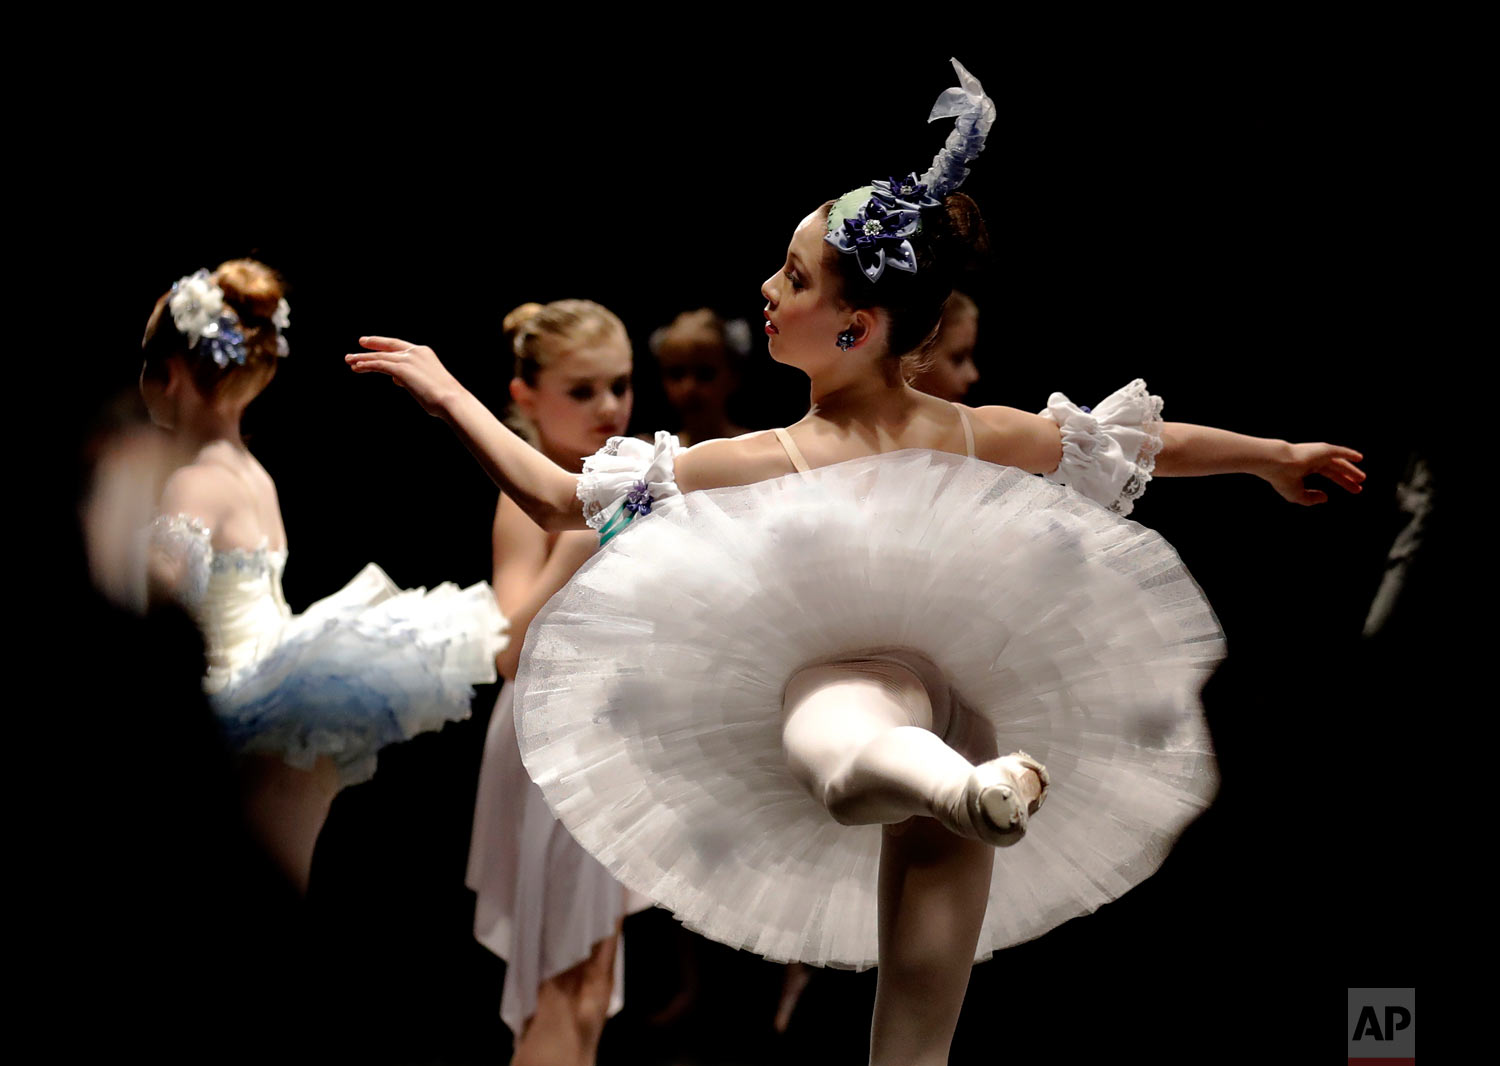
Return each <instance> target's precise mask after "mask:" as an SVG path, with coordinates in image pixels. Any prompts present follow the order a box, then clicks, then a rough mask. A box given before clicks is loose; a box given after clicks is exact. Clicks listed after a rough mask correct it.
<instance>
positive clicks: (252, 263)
mask: <svg viewBox="0 0 1500 1066" xmlns="http://www.w3.org/2000/svg"><path fill="white" fill-rule="evenodd" d="M214 284H216V285H218V286H219V288H221V289H223V290H224V299H225V301H226V302H227V303H229V304H230V305H231V306H232V307H233V308H234V309H235V311H236V313H238V314H239V316H240V317H241V318H242V319H243V318H261V319H269V318H270V317H271V316H272V315H274V314H275V313H276V305H277V304H279V303H280V302H281V300H282V298H283V297H284V296H285V295H286V285H285V283H284V282H282V280H281V276H280V275H279V274H277V273H276V271H274V270H272V269H271V268H270V267H268V266H266V264H264V263H262V262H259V261H257V260H255V259H231V260H229V261H228V262H224V263H220V264H219V269H217V270H215V271H214Z"/></svg>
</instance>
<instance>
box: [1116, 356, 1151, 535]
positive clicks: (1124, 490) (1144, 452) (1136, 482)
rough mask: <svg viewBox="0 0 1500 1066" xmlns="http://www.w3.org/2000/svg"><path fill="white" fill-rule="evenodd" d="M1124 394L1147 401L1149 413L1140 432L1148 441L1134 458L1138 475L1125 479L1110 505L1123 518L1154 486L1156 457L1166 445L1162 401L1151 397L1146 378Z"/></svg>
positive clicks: (1131, 385) (1138, 379)
mask: <svg viewBox="0 0 1500 1066" xmlns="http://www.w3.org/2000/svg"><path fill="white" fill-rule="evenodd" d="M1124 391H1125V392H1126V393H1128V394H1129V395H1130V397H1131V398H1132V399H1138V400H1144V401H1145V402H1146V404H1147V406H1148V407H1149V408H1150V411H1149V413H1148V414H1147V415H1146V418H1145V420H1144V421H1143V422H1142V423H1141V431H1142V432H1143V433H1145V434H1146V439H1145V441H1144V442H1143V443H1142V444H1141V450H1140V452H1139V453H1138V454H1137V455H1136V457H1135V472H1134V473H1133V474H1131V475H1130V476H1129V477H1128V478H1126V479H1125V484H1124V485H1122V486H1121V487H1120V495H1119V496H1118V497H1116V499H1115V502H1114V503H1112V504H1110V505H1109V509H1110V510H1111V511H1114V512H1115V513H1116V514H1118V515H1120V516H1121V517H1125V516H1126V515H1129V514H1130V512H1131V511H1133V510H1135V501H1136V500H1138V499H1140V498H1141V496H1143V495H1144V494H1145V492H1146V486H1147V485H1149V484H1150V483H1151V476H1152V475H1153V474H1154V473H1155V472H1156V457H1157V456H1158V455H1160V454H1161V449H1162V445H1163V441H1162V437H1161V434H1162V426H1163V422H1162V417H1161V411H1162V406H1163V403H1164V401H1163V400H1162V398H1161V397H1160V396H1152V395H1151V393H1150V392H1148V391H1147V390H1146V382H1145V380H1144V379H1143V378H1136V379H1135V380H1134V381H1132V382H1131V383H1130V384H1129V385H1126V386H1125V390H1124Z"/></svg>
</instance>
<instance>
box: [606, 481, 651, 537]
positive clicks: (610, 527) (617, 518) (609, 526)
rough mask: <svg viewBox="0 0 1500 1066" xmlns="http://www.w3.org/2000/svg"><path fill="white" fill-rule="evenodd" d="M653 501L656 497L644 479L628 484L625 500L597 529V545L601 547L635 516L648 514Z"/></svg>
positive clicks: (634, 518) (633, 519)
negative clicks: (601, 526)
mask: <svg viewBox="0 0 1500 1066" xmlns="http://www.w3.org/2000/svg"><path fill="white" fill-rule="evenodd" d="M655 502H656V497H654V496H652V495H651V489H650V487H649V486H648V485H647V484H646V483H645V482H644V481H637V482H636V483H635V484H634V485H632V486H630V491H629V492H627V493H626V494H625V502H624V503H622V504H620V506H619V508H618V509H617V510H616V511H615V513H614V514H612V515H610V516H609V521H608V522H606V523H604V526H603V528H601V529H600V530H599V546H600V547H601V548H602V547H604V545H606V544H608V543H609V542H610V541H611V540H612V539H614V537H615V536H616V535H618V534H619V532H620V531H621V530H623V529H624V528H625V527H626V526H628V525H630V523H631V522H633V521H635V520H636V518H638V517H640V516H641V515H648V514H650V513H651V505H652V504H653V503H655Z"/></svg>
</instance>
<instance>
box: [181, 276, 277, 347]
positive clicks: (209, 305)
mask: <svg viewBox="0 0 1500 1066" xmlns="http://www.w3.org/2000/svg"><path fill="white" fill-rule="evenodd" d="M167 308H168V310H170V311H171V312H172V324H173V325H174V326H176V327H177V332H178V333H181V334H182V335H183V336H184V337H186V338H187V342H188V349H189V350H190V351H193V350H197V351H201V352H203V353H204V354H206V355H207V356H208V357H209V358H210V359H212V360H213V361H214V365H215V366H217V367H218V368H219V369H221V370H225V369H228V367H229V364H230V363H233V364H234V365H235V366H244V365H245V362H246V360H247V359H248V357H249V354H248V352H247V351H246V349H245V331H244V329H243V328H242V326H241V323H240V316H239V315H237V314H235V312H234V308H232V307H230V306H229V305H228V304H226V303H225V302H224V290H223V289H221V288H219V286H217V285H215V284H214V282H213V278H212V276H211V275H210V274H209V272H208V271H207V270H202V269H200V270H196V271H194V272H193V273H191V274H188V275H187V276H186V277H181V278H178V279H177V280H176V281H174V282H173V283H172V295H171V297H170V298H169V299H168V300H167ZM291 324H292V309H291V305H290V304H288V303H287V302H286V300H285V299H282V300H279V301H277V304H276V311H275V312H274V313H273V314H272V315H271V325H272V326H273V327H275V329H276V354H277V355H278V356H281V357H285V356H286V355H287V353H288V351H289V349H288V347H287V343H286V338H285V337H283V336H282V334H281V331H282V330H284V329H286V328H288V327H289V326H290V325H291Z"/></svg>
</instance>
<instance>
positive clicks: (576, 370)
mask: <svg viewBox="0 0 1500 1066" xmlns="http://www.w3.org/2000/svg"><path fill="white" fill-rule="evenodd" d="M630 369H631V361H630V345H629V343H628V342H627V341H626V340H625V338H624V337H616V336H611V337H606V338H605V339H603V340H599V341H594V342H592V343H590V344H588V345H586V346H579V347H571V348H565V349H563V350H562V351H559V352H558V353H557V354H556V355H555V356H554V357H553V358H552V359H551V360H549V361H548V363H547V365H546V366H544V367H543V368H542V369H541V370H540V371H539V372H538V374H537V381H536V385H535V386H534V387H533V386H529V385H527V384H526V383H525V382H524V381H522V380H520V379H519V378H517V379H516V380H515V381H514V382H512V384H511V395H512V398H513V399H514V400H515V401H516V404H517V405H518V406H519V407H520V409H521V413H522V414H524V415H525V416H526V417H527V418H529V419H530V420H531V422H532V424H533V425H535V426H536V429H537V432H538V433H539V434H541V437H542V443H543V444H544V445H545V446H546V448H547V450H548V451H550V452H554V453H557V454H561V455H567V456H584V455H593V454H594V453H595V452H597V451H598V450H599V449H600V448H602V447H604V444H605V442H606V441H608V440H609V438H610V437H618V436H620V435H621V434H622V433H624V432H625V426H626V424H627V423H629V421H630V405H631V401H632V399H633V395H632V393H631V388H630Z"/></svg>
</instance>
